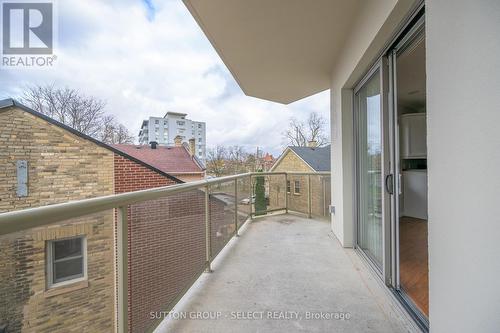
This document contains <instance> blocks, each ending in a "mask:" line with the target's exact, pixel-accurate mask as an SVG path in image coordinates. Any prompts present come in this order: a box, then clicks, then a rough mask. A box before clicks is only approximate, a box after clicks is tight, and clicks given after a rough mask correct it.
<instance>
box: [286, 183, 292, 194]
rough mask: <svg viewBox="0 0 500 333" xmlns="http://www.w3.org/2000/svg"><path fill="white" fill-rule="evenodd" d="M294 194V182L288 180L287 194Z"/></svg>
mask: <svg viewBox="0 0 500 333" xmlns="http://www.w3.org/2000/svg"><path fill="white" fill-rule="evenodd" d="M291 192H292V181H290V180H287V181H286V193H291Z"/></svg>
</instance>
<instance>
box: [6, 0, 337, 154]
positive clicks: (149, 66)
mask: <svg viewBox="0 0 500 333" xmlns="http://www.w3.org/2000/svg"><path fill="white" fill-rule="evenodd" d="M56 19H57V27H58V29H57V35H58V37H57V41H56V43H57V44H56V48H55V51H54V53H55V54H56V55H57V62H56V65H55V67H54V68H47V69H18V68H15V69H8V70H6V69H0V99H3V98H9V97H13V98H16V97H18V96H21V95H22V92H23V90H24V89H26V87H27V86H28V85H34V84H36V85H38V84H42V85H43V84H55V85H56V86H58V87H62V88H64V87H69V88H74V89H77V90H79V91H81V92H82V93H83V94H85V95H90V96H95V97H97V98H100V99H103V100H105V101H106V103H107V104H106V112H108V113H110V114H113V115H115V116H116V117H117V118H118V120H119V121H120V122H121V123H123V124H124V125H125V126H126V127H127V128H128V129H129V130H131V132H132V133H133V134H134V135H137V134H138V132H139V129H140V125H141V123H142V120H143V119H147V118H148V117H149V116H163V115H164V114H165V113H166V112H167V111H174V112H182V113H187V114H188V118H189V119H192V120H196V121H204V122H206V124H207V146H208V147H213V146H215V145H219V144H222V145H226V146H229V145H241V146H244V147H245V148H246V149H247V150H248V151H255V149H256V147H259V148H260V149H262V150H263V151H265V152H270V153H273V154H275V155H276V154H279V153H280V152H281V150H282V148H283V145H284V140H283V138H282V132H283V131H284V130H285V128H286V125H287V123H288V121H289V118H290V117H296V118H298V119H305V118H306V117H307V116H308V114H309V113H310V112H312V111H316V112H318V113H320V114H321V115H323V116H324V117H325V119H326V120H327V125H328V127H329V93H328V91H325V92H322V93H319V94H317V95H314V96H311V97H309V98H306V99H303V100H301V101H298V102H295V103H292V104H289V105H282V104H278V103H274V102H268V101H264V100H260V99H257V98H253V97H248V96H245V95H244V93H243V92H242V91H241V89H240V88H239V86H238V85H237V83H236V82H235V80H234V79H233V77H232V76H231V74H230V73H229V71H228V69H227V68H226V66H225V65H224V63H223V62H222V61H221V59H220V58H219V56H218V55H217V53H216V52H215V50H214V49H213V48H212V46H211V45H210V43H209V41H208V39H207V38H206V37H205V35H204V34H203V32H202V31H201V29H200V28H199V27H198V25H197V24H196V22H195V21H194V19H193V18H192V17H191V15H190V14H189V12H188V10H187V9H186V7H185V6H184V4H183V3H182V1H181V0H166V1H165V0H164V1H154V0H142V1H141V0H102V1H97V0H86V1H80V0H64V1H57V13H56ZM328 132H329V130H328Z"/></svg>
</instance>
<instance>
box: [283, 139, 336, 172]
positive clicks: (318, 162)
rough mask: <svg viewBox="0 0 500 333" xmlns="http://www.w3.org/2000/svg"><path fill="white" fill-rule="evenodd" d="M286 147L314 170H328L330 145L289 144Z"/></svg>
mask: <svg viewBox="0 0 500 333" xmlns="http://www.w3.org/2000/svg"><path fill="white" fill-rule="evenodd" d="M288 148H290V149H291V150H292V151H293V152H294V153H295V154H297V155H298V156H299V157H300V158H301V159H303V160H304V162H306V163H307V164H309V166H310V167H311V168H313V169H314V171H330V145H328V146H324V147H314V148H311V147H295V146H289V147H288Z"/></svg>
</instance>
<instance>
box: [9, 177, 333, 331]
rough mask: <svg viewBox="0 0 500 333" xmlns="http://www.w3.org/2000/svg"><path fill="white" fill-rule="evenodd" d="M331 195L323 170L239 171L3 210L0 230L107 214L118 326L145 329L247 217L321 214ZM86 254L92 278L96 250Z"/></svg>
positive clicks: (97, 220)
mask: <svg viewBox="0 0 500 333" xmlns="http://www.w3.org/2000/svg"><path fill="white" fill-rule="evenodd" d="M330 201H331V200H330V173H329V172H319V173H307V172H257V173H245V174H239V175H234V176H227V177H220V178H213V179H207V180H200V181H195V182H190V183H184V184H178V185H172V186H167V187H160V188H154V189H148V190H142V191H136V192H129V193H123V194H116V195H110V196H104V197H98V198H91V199H85V200H79V201H74V202H66V203H61V204H54V205H49V206H43V207H38V208H31V209H25V210H20V211H12V212H8V213H3V214H0V236H2V235H4V236H8V235H12V234H14V233H17V234H18V235H19V234H22V232H33V230H39V229H34V228H40V227H49V228H48V229H50V230H52V229H53V230H57V228H64V227H66V226H68V225H71V224H81V223H90V225H93V224H92V223H94V224H97V225H99V226H102V225H105V224H106V221H107V222H110V221H111V222H110V223H109V224H111V225H113V224H114V225H115V227H114V232H113V233H114V237H115V241H116V242H115V246H114V247H113V249H112V251H113V252H114V253H115V258H116V259H115V260H116V293H117V295H116V302H117V303H116V309H117V311H116V312H117V314H116V316H117V318H116V322H117V325H116V327H117V331H118V332H129V331H130V332H143V331H151V330H153V329H154V328H155V327H156V326H157V325H158V324H159V322H160V321H161V320H160V319H159V318H154V319H152V318H150V316H149V314H150V313H151V312H155V311H156V312H157V311H163V312H168V311H169V310H170V309H172V308H173V306H174V305H175V304H176V303H177V302H178V300H179V299H180V298H181V297H182V296H183V295H184V293H185V292H186V291H187V290H188V289H189V288H190V287H191V286H192V284H193V283H194V282H195V281H196V279H197V278H198V277H199V276H200V274H201V273H203V272H204V271H210V270H211V262H212V260H213V259H214V258H215V256H217V254H218V253H219V252H220V251H221V250H222V248H223V247H224V246H225V245H226V244H227V243H228V242H229V240H230V239H231V238H232V237H233V236H238V230H239V229H240V228H241V226H242V225H243V224H244V223H245V222H246V221H247V220H248V219H252V218H256V217H258V216H260V215H265V214H269V213H275V214H276V213H280V212H282V213H288V212H297V213H301V214H303V215H305V216H308V217H316V218H318V217H319V218H321V217H325V218H327V217H329V212H328V211H329V208H328V205H329V203H330ZM54 224H56V226H55V227H53V228H52V226H53V225H54ZM94 229H95V230H94ZM94 229H92V227H89V228H87V229H86V228H85V227H82V228H81V230H82V231H81V232H82V233H84V234H85V232H90V233H94V234H98V231H96V230H97V228H94ZM89 230H90V231H89ZM99 241H101V243H99ZM96 244H97V245H96ZM103 246H109V245H106V244H105V243H102V237H101V238H100V239H97V240H96V241H95V242H94V240H93V239H90V238H89V239H87V247H88V251H91V249H96V248H102V247H103ZM88 258H89V259H88V260H89V264H88V268H86V269H87V270H88V273H87V272H86V273H85V275H84V277H85V278H88V279H90V278H91V275H92V274H95V273H94V267H95V265H94V266H93V264H92V263H91V262H90V260H92V259H95V258H98V256H97V255H94V254H92V253H91V254H89V257H88ZM95 260H96V259H95ZM100 264H101V265H102V263H100ZM49 292H50V291H49ZM34 316H36V314H34ZM32 322H36V320H32Z"/></svg>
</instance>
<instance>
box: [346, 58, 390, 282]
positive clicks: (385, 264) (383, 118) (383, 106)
mask: <svg viewBox="0 0 500 333" xmlns="http://www.w3.org/2000/svg"><path fill="white" fill-rule="evenodd" d="M377 72H378V75H379V80H380V125H381V128H380V131H381V150H382V151H381V184H380V187H381V189H382V266H381V267H379V266H378V265H377V264H376V263H375V262H374V260H373V259H372V258H371V255H369V254H367V253H366V252H365V251H364V250H363V249H362V248H361V246H360V245H359V228H360V223H359V218H360V216H359V209H360V204H359V203H360V202H359V198H360V193H359V185H360V182H359V172H360V170H359V159H358V156H359V146H360V142H359V135H358V133H359V129H358V128H357V126H358V125H357V124H358V123H359V112H360V106H359V100H358V98H357V95H358V93H359V91H360V90H361V89H362V88H363V87H364V86H365V84H366V83H367V82H368V80H370V79H372V78H373V76H374V75H375V74H376V73H377ZM387 77H388V63H387V59H385V58H384V57H383V58H381V59H380V60H379V61H378V62H376V63H375V64H374V65H373V66H372V68H371V69H370V70H369V71H368V72H367V73H366V74H365V76H364V77H363V79H362V80H361V81H360V82H359V83H358V84H357V85H356V87H355V88H354V91H353V98H354V101H353V106H354V110H353V111H354V112H353V126H354V167H355V173H354V198H355V200H354V203H355V204H354V206H355V209H354V220H355V224H356V225H355V228H354V247H355V248H356V249H357V250H358V252H359V253H360V254H361V256H363V257H364V258H365V259H366V261H367V262H368V263H369V264H370V266H371V267H372V268H374V271H375V272H377V273H378V274H379V276H380V277H381V278H382V279H383V280H384V281H385V283H388V278H390V272H391V271H390V267H391V265H390V256H391V251H390V242H389V240H390V237H391V235H390V198H389V197H388V195H387V193H386V190H385V183H386V175H387V170H388V168H389V156H388V155H387V153H386V152H387V151H388V147H389V146H388V144H389V142H388V135H387V134H386V133H385V132H387V131H386V128H388V126H389V123H388V113H387V110H388V108H387V106H388V104H389V101H388V96H389V92H388V83H387V82H388V80H387Z"/></svg>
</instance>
